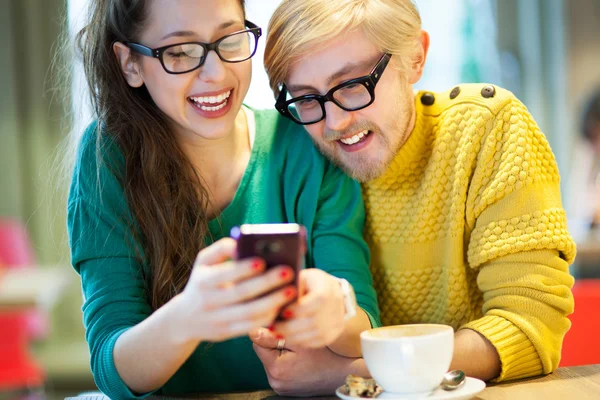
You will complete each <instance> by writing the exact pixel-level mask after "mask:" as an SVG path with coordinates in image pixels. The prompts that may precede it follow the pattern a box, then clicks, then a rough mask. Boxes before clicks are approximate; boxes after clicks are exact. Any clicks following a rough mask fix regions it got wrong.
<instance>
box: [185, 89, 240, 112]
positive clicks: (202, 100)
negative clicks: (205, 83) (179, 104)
mask: <svg viewBox="0 0 600 400" xmlns="http://www.w3.org/2000/svg"><path fill="white" fill-rule="evenodd" d="M230 95H231V90H229V91H228V92H227V93H222V94H220V95H218V96H208V97H206V96H205V97H190V99H191V100H193V101H194V102H196V103H198V104H200V105H202V104H219V103H222V102H223V100H227V99H228V98H229V96H230ZM220 105H221V104H219V106H220ZM217 107H218V106H217ZM208 108H210V107H208Z"/></svg>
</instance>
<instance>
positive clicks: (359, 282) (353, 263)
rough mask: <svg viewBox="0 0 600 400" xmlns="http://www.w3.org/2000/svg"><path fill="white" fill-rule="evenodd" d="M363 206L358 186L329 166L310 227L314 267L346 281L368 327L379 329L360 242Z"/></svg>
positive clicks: (365, 250)
mask: <svg viewBox="0 0 600 400" xmlns="http://www.w3.org/2000/svg"><path fill="white" fill-rule="evenodd" d="M364 220H365V210H364V202H363V199H362V195H361V189H360V185H359V184H358V183H357V182H355V181H353V180H352V179H350V178H349V177H348V176H347V175H345V174H344V173H343V172H342V171H340V170H339V169H338V168H335V167H333V166H332V165H329V167H328V168H327V169H326V172H325V176H324V180H323V185H322V187H321V190H320V192H319V201H318V208H317V212H316V215H315V226H314V227H313V237H312V246H313V256H314V260H315V262H316V263H317V265H316V267H318V268H320V269H323V270H325V271H326V272H328V273H330V274H331V275H334V276H337V277H339V278H344V279H346V280H347V281H348V282H349V283H350V284H351V285H352V287H353V288H354V292H355V294H356V301H357V303H358V305H359V306H360V307H361V308H362V309H363V310H364V311H365V312H366V313H367V315H368V316H369V319H370V321H371V326H372V327H378V326H381V320H380V315H379V307H378V305H377V296H376V294H375V289H374V288H373V279H372V277H371V273H370V271H369V260H370V253H369V248H368V246H367V244H366V242H365V241H364V239H363V227H364Z"/></svg>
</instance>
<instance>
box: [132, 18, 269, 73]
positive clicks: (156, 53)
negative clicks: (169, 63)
mask: <svg viewBox="0 0 600 400" xmlns="http://www.w3.org/2000/svg"><path fill="white" fill-rule="evenodd" d="M244 23H245V24H246V27H247V28H248V29H244V30H241V31H236V32H233V33H230V34H228V35H225V36H223V37H221V38H219V39H217V40H215V41H214V42H212V43H202V42H184V43H175V44H170V45H168V46H162V47H157V48H155V49H153V48H150V47H147V46H144V45H142V44H139V43H134V42H123V44H124V45H125V46H127V47H129V48H130V49H131V50H133V51H135V52H136V53H139V54H141V55H143V56H148V57H154V58H158V60H159V61H160V64H161V65H162V67H163V69H164V70H165V72H167V73H168V74H172V75H179V74H187V73H188V72H192V71H194V70H196V69H198V68H200V67H201V66H202V65H204V62H205V61H206V56H207V55H208V52H209V51H211V50H214V51H215V53H217V55H218V56H219V58H220V59H221V61H223V62H226V63H232V64H235V63H240V62H244V61H247V60H249V59H251V58H252V57H253V56H254V54H256V49H257V48H258V39H259V38H260V37H261V36H262V28H260V27H259V26H258V25H256V24H253V23H252V22H250V21H248V20H245V21H244ZM243 32H250V33H252V34H253V35H254V38H255V41H256V43H255V46H254V51H253V52H252V54H250V56H249V57H248V58H244V59H243V60H236V61H229V60H225V59H224V58H223V57H222V56H221V53H219V44H220V43H221V42H222V41H223V40H225V39H227V38H229V37H231V36H233V35H239V34H240V33H243ZM186 44H198V45H200V46H202V47H203V48H204V55H203V56H202V57H201V58H200V62H199V63H198V65H197V66H196V67H194V68H192V69H189V70H187V71H181V72H173V71H169V70H168V69H167V67H166V65H165V62H164V61H163V53H164V52H165V51H166V50H167V49H169V48H171V47H173V46H182V45H186Z"/></svg>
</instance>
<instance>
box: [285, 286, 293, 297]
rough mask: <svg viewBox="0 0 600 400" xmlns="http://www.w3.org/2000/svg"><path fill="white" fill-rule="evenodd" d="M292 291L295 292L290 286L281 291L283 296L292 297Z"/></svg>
mask: <svg viewBox="0 0 600 400" xmlns="http://www.w3.org/2000/svg"><path fill="white" fill-rule="evenodd" d="M294 293H295V290H294V289H292V288H289V289H285V292H283V295H284V296H285V297H294Z"/></svg>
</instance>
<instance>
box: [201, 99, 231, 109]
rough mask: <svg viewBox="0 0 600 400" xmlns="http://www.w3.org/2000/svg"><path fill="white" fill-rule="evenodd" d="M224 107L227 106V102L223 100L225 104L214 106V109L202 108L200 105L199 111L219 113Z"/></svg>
mask: <svg viewBox="0 0 600 400" xmlns="http://www.w3.org/2000/svg"><path fill="white" fill-rule="evenodd" d="M226 105H227V100H225V102H224V103H222V104H219V105H218V106H215V107H207V106H203V105H201V106H200V109H201V110H204V111H219V110H220V109H222V108H223V107H225V106H226Z"/></svg>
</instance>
